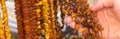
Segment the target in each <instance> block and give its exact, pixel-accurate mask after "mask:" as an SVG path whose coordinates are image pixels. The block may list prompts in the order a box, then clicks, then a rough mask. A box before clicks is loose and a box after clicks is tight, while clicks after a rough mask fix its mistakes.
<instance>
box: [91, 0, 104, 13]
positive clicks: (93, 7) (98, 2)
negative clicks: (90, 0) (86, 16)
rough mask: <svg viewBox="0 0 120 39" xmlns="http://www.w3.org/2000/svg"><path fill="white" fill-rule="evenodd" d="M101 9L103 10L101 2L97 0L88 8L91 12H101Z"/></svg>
mask: <svg viewBox="0 0 120 39" xmlns="http://www.w3.org/2000/svg"><path fill="white" fill-rule="evenodd" d="M102 8H104V6H103V1H102V0H97V2H96V3H95V4H94V5H92V6H91V7H90V9H91V10H92V11H98V10H101V9H102Z"/></svg>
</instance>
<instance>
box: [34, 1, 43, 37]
mask: <svg viewBox="0 0 120 39" xmlns="http://www.w3.org/2000/svg"><path fill="white" fill-rule="evenodd" d="M35 1H36V3H35V6H36V10H35V11H36V16H37V25H38V26H37V28H38V30H39V31H38V32H37V33H38V39H42V26H41V24H40V23H41V21H39V20H40V18H42V17H41V12H42V10H41V8H39V7H40V6H41V5H43V4H42V1H39V0H35Z"/></svg>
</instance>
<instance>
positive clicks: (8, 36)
mask: <svg viewBox="0 0 120 39" xmlns="http://www.w3.org/2000/svg"><path fill="white" fill-rule="evenodd" d="M5 1H6V0H1V5H2V15H3V20H4V23H3V24H4V31H5V39H11V33H10V27H9V26H8V13H7V8H6V4H5Z"/></svg>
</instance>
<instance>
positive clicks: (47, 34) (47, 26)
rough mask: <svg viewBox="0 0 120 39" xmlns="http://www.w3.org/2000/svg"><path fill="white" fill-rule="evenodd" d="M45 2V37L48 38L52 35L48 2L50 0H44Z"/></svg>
mask: <svg viewBox="0 0 120 39" xmlns="http://www.w3.org/2000/svg"><path fill="white" fill-rule="evenodd" d="M42 2H43V3H44V4H43V17H44V18H43V19H44V26H45V37H46V39H50V37H51V36H50V35H51V31H52V30H51V28H50V24H51V21H50V20H49V15H50V13H49V12H48V11H49V4H48V0H42Z"/></svg>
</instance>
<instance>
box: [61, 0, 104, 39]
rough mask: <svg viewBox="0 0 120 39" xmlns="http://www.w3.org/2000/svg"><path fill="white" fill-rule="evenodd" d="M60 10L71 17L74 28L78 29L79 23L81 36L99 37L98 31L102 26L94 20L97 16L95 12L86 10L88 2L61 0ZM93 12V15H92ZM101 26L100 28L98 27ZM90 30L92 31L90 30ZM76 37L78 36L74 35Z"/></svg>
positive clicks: (94, 38) (83, 0) (82, 0)
mask: <svg viewBox="0 0 120 39" xmlns="http://www.w3.org/2000/svg"><path fill="white" fill-rule="evenodd" d="M60 4H61V11H62V12H63V13H64V14H66V15H68V16H71V17H72V21H75V22H76V24H75V30H76V31H78V29H79V25H81V26H82V27H80V29H82V30H81V31H82V33H83V34H82V35H81V38H82V39H84V38H93V39H96V38H97V39H99V37H100V36H99V35H98V33H99V31H102V27H101V26H99V24H98V22H95V20H97V18H96V17H95V16H94V15H96V13H93V12H92V11H90V10H88V6H89V5H88V4H87V1H86V0H61V1H60ZM93 14H94V15H93ZM98 26H99V27H101V28H98ZM90 30H91V31H92V32H90ZM75 37H76V38H78V36H76V35H75Z"/></svg>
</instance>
